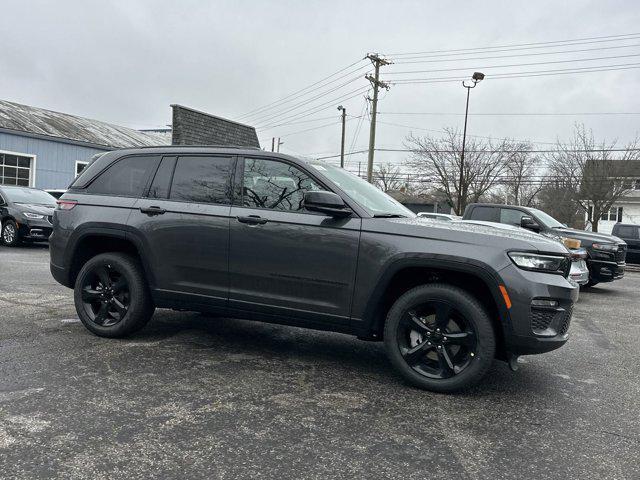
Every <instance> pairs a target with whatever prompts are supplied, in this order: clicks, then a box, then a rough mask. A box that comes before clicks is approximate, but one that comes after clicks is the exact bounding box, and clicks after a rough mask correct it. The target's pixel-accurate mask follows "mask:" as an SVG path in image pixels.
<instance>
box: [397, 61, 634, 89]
mask: <svg viewBox="0 0 640 480" xmlns="http://www.w3.org/2000/svg"><path fill="white" fill-rule="evenodd" d="M638 67H640V63H622V64H616V65H601V66H598V67H575V68H567V69H552V70H533V71H528V72H512V73H496V74H493V75H491V76H487V77H485V80H502V79H508V78H523V77H545V76H554V75H570V74H574V73H594V72H609V71H618V70H630V69H634V68H638ZM461 80H466V77H427V78H411V79H402V80H397V81H394V82H391V84H392V85H410V84H416V83H443V82H452V81H456V82H459V81H461Z"/></svg>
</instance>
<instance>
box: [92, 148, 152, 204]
mask: <svg viewBox="0 0 640 480" xmlns="http://www.w3.org/2000/svg"><path fill="white" fill-rule="evenodd" d="M158 161H159V158H158V157H127V158H123V159H122V160H118V161H117V162H115V163H114V164H112V165H111V166H110V167H109V168H107V169H106V170H105V171H104V172H102V173H101V174H100V175H99V176H98V178H96V179H95V180H94V181H93V182H91V185H89V187H88V188H87V192H88V193H95V194H104V195H117V196H122V197H139V196H141V195H142V190H143V189H144V187H145V185H146V183H147V179H148V178H149V174H150V173H151V171H152V170H153V169H154V168H155V166H156V165H157V162H158Z"/></svg>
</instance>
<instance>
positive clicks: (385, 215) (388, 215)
mask: <svg viewBox="0 0 640 480" xmlns="http://www.w3.org/2000/svg"><path fill="white" fill-rule="evenodd" d="M373 218H407V217H406V216H405V215H400V214H399V213H377V214H375V215H374V216H373Z"/></svg>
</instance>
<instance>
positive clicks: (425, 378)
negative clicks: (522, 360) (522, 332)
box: [384, 284, 496, 393]
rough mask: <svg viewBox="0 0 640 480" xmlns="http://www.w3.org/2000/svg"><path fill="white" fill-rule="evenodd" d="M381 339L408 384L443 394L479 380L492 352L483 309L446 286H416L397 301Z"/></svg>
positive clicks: (491, 336) (492, 340)
mask: <svg viewBox="0 0 640 480" xmlns="http://www.w3.org/2000/svg"><path fill="white" fill-rule="evenodd" d="M416 320H419V322H416ZM440 327H442V328H440ZM436 330H437V332H436ZM427 335H430V336H429V337H426V336H427ZM436 335H437V337H436ZM416 336H417V338H416ZM423 337H424V338H423ZM427 340H429V342H428V341H427ZM413 341H415V345H414V344H412V343H410V342H413ZM384 343H385V348H386V351H387V355H388V356H389V359H390V360H391V363H392V364H393V366H394V367H395V368H396V370H398V372H399V373H400V374H401V375H402V376H403V377H404V378H405V380H407V381H408V382H409V383H410V384H411V385H414V386H416V387H418V388H423V389H425V390H432V391H435V392H446V393H449V392H455V391H460V390H464V389H467V388H469V387H471V386H473V385H475V384H476V383H478V382H479V381H480V379H482V377H483V376H484V375H485V374H486V373H487V371H488V370H489V367H490V366H491V364H492V362H493V358H494V354H495V350H496V339H495V333H494V331H493V325H492V323H491V320H490V318H489V315H488V314H487V312H486V311H485V309H484V307H483V306H482V305H481V304H480V302H478V300H477V299H476V298H475V297H474V296H472V295H470V294H469V293H467V292H466V291H464V290H462V289H460V288H458V287H454V286H452V285H447V284H430V285H422V286H419V287H415V288H413V289H411V290H409V291H408V292H406V293H405V294H404V295H402V296H401V297H400V298H399V299H398V300H396V302H395V303H394V304H393V306H392V307H391V309H390V310H389V313H388V315H387V319H386V322H385V327H384ZM426 344H428V345H426ZM434 357H435V358H434ZM414 362H415V363H414ZM410 363H411V364H410ZM451 365H453V367H451ZM438 369H440V370H439V371H438Z"/></svg>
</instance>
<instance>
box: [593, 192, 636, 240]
mask: <svg viewBox="0 0 640 480" xmlns="http://www.w3.org/2000/svg"><path fill="white" fill-rule="evenodd" d="M618 207H622V223H634V224H636V225H640V190H633V191H631V192H629V193H628V194H626V195H625V196H624V197H623V198H621V199H620V200H619V201H618V202H616V204H615V206H614V208H616V209H617V208H618ZM615 224H616V222H614V221H609V220H600V222H599V223H598V231H599V232H602V233H611V231H612V230H613V226H614V225H615Z"/></svg>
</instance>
